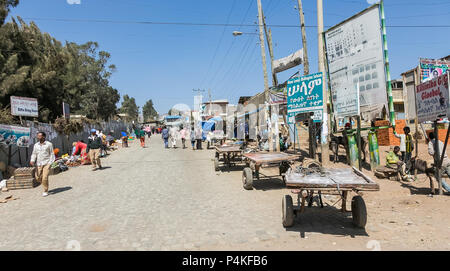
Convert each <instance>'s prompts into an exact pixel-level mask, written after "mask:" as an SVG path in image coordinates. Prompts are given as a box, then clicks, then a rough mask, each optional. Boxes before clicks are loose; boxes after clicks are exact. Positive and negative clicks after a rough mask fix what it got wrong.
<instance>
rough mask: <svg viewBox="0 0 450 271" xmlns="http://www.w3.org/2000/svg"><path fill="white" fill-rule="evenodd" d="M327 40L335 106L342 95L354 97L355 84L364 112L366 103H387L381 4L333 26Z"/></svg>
mask: <svg viewBox="0 0 450 271" xmlns="http://www.w3.org/2000/svg"><path fill="white" fill-rule="evenodd" d="M325 43H326V51H327V61H328V72H329V78H330V85H331V95H332V101H333V105H334V104H336V103H337V102H338V103H342V102H343V101H342V99H341V98H342V95H346V96H347V97H348V98H349V99H350V100H353V97H354V90H355V88H356V87H358V88H359V89H358V91H359V104H360V106H361V107H362V108H361V111H363V113H364V112H367V111H369V110H370V109H369V108H368V107H367V106H372V105H386V104H387V95H386V72H385V65H384V55H383V44H382V33H381V19H380V6H379V4H376V5H373V6H371V7H369V8H368V9H366V10H364V11H362V12H361V13H359V14H357V15H355V16H353V17H351V18H349V19H347V20H345V21H344V22H342V23H340V24H338V25H336V26H334V27H331V28H330V29H329V30H327V31H326V32H325ZM350 93H351V94H350ZM338 99H339V100H341V101H338ZM344 102H345V101H344ZM347 102H348V101H347ZM347 102H345V103H347ZM351 103H352V104H353V105H354V103H353V102H351ZM352 107H353V106H352ZM353 111H354V110H353Z"/></svg>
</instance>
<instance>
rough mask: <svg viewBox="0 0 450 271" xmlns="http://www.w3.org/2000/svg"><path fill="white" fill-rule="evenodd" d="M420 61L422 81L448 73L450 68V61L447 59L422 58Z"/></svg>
mask: <svg viewBox="0 0 450 271" xmlns="http://www.w3.org/2000/svg"><path fill="white" fill-rule="evenodd" d="M419 62H420V63H419V65H420V82H422V83H423V82H427V81H429V80H431V79H434V78H437V77H438V76H441V75H443V74H446V73H447V71H448V70H449V69H450V61H446V60H438V59H426V58H421V59H420V60H419Z"/></svg>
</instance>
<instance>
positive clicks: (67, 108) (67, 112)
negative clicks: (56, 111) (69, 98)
mask: <svg viewBox="0 0 450 271" xmlns="http://www.w3.org/2000/svg"><path fill="white" fill-rule="evenodd" d="M63 115H64V118H66V119H70V105H69V104H67V103H65V102H63Z"/></svg>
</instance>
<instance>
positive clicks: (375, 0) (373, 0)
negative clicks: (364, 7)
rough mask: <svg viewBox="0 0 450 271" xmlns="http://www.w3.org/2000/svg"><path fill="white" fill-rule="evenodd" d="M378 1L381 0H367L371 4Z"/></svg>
mask: <svg viewBox="0 0 450 271" xmlns="http://www.w3.org/2000/svg"><path fill="white" fill-rule="evenodd" d="M378 2H380V0H367V3H368V4H370V5H373V4H375V3H378Z"/></svg>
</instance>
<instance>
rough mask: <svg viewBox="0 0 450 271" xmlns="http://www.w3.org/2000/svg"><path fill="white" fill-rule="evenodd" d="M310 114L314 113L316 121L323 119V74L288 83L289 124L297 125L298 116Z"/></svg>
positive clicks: (299, 78) (294, 79)
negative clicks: (296, 118)
mask: <svg viewBox="0 0 450 271" xmlns="http://www.w3.org/2000/svg"><path fill="white" fill-rule="evenodd" d="M310 112H314V120H316V121H320V120H321V119H322V115H323V80H322V73H321V72H319V73H315V74H310V75H305V76H302V77H296V78H293V79H289V80H288V82H287V114H288V116H287V117H288V123H290V124H292V123H295V116H296V115H297V114H299V113H310Z"/></svg>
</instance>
